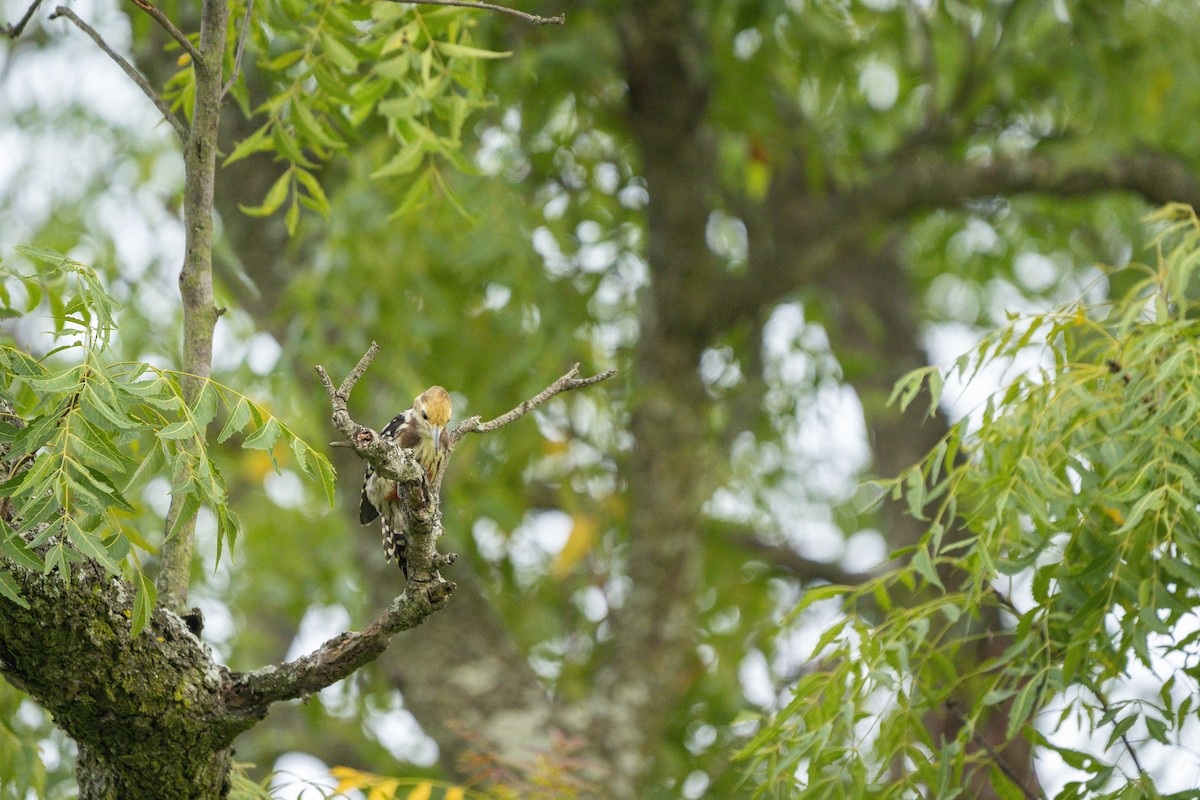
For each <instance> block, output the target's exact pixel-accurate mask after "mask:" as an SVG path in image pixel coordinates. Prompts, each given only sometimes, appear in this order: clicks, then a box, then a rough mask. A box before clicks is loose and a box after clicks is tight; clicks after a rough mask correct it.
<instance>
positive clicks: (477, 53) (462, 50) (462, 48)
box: [435, 42, 512, 58]
mask: <svg viewBox="0 0 1200 800" xmlns="http://www.w3.org/2000/svg"><path fill="white" fill-rule="evenodd" d="M435 44H436V45H437V47H438V49H439V50H441V51H442V52H443V53H447V54H448V55H452V56H459V57H460V58H511V57H512V51H511V50H483V49H481V48H479V47H471V46H470V45H466V44H456V43H454V42H435Z"/></svg>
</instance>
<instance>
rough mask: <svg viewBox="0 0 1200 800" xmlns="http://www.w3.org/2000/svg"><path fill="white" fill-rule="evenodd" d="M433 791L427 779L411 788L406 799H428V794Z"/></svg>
mask: <svg viewBox="0 0 1200 800" xmlns="http://www.w3.org/2000/svg"><path fill="white" fill-rule="evenodd" d="M432 793H433V784H432V783H429V782H428V781H422V782H421V783H418V784H417V785H416V786H414V787H413V788H412V791H411V792H409V793H408V800H429V795H430V794H432Z"/></svg>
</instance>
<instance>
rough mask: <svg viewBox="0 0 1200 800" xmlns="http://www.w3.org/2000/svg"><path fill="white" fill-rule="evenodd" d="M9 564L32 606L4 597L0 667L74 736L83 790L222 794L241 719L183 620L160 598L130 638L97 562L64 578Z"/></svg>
mask: <svg viewBox="0 0 1200 800" xmlns="http://www.w3.org/2000/svg"><path fill="white" fill-rule="evenodd" d="M13 574H14V576H15V577H16V579H17V580H18V582H19V584H20V588H21V594H22V596H23V597H24V598H25V599H26V600H27V601H28V602H29V603H30V605H31V607H32V609H31V611H25V610H23V609H21V608H19V607H18V606H16V605H14V604H12V603H7V602H6V603H0V669H2V671H3V673H4V676H5V677H6V678H7V679H8V680H9V681H10V682H11V683H13V685H15V686H18V687H19V688H21V689H23V690H24V691H26V692H29V693H30V694H31V695H32V696H33V697H35V698H37V700H38V702H39V703H41V704H42V705H43V706H44V707H45V708H46V709H47V710H48V711H49V712H50V713H51V714H53V715H54V721H55V723H57V724H58V725H59V726H60V727H61V728H62V729H63V730H64V731H65V732H66V733H67V734H68V735H69V736H71V737H72V738H73V739H75V741H76V742H77V743H78V744H79V751H80V757H79V760H78V762H77V765H76V774H77V776H78V781H79V790H80V797H81V798H83V800H139V798H147V800H150V799H153V798H162V797H194V798H217V797H221V796H223V792H224V791H225V789H226V788H227V780H228V769H229V758H230V752H229V744H230V742H232V741H233V737H234V736H236V735H237V733H238V732H240V731H241V730H242V729H243V728H244V727H246V726H245V725H244V724H243V723H242V722H241V721H239V720H236V719H232V718H229V717H227V716H226V715H225V714H224V701H223V697H222V692H223V687H224V683H225V681H226V677H227V676H226V674H225V672H224V670H223V669H222V668H221V667H219V666H217V665H216V664H215V663H214V662H213V661H212V659H211V657H210V653H209V652H208V648H207V647H205V646H204V645H203V644H201V643H200V642H199V640H197V639H196V638H195V637H194V636H193V635H192V634H191V633H190V632H189V631H188V630H187V626H186V625H185V624H184V622H183V620H181V619H180V618H179V617H177V616H175V615H174V614H172V613H170V612H168V611H166V610H165V609H162V608H159V609H157V610H156V611H155V613H154V616H153V619H152V620H151V621H150V622H149V624H148V625H147V626H146V629H145V630H144V631H143V632H142V634H141V635H140V636H138V637H137V638H136V639H133V638H131V637H130V635H129V614H130V603H131V600H132V598H133V592H132V590H131V588H130V587H129V586H128V585H127V584H125V583H124V582H122V581H119V580H115V579H109V578H106V577H105V576H104V575H103V573H102V571H101V570H99V569H97V568H95V567H91V568H89V567H84V568H82V569H78V570H76V573H75V576H74V579H73V580H72V582H71V584H70V585H68V584H66V583H64V582H63V581H62V580H61V579H60V578H59V576H58V575H57V574H51V575H48V576H45V575H35V574H33V573H31V572H28V571H26V570H23V569H20V568H17V569H14V570H13Z"/></svg>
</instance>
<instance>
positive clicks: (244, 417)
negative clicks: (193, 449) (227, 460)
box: [217, 397, 250, 443]
mask: <svg viewBox="0 0 1200 800" xmlns="http://www.w3.org/2000/svg"><path fill="white" fill-rule="evenodd" d="M248 422H250V401H248V400H247V399H246V398H244V397H242V398H239V399H238V401H237V405H235V406H234V407H233V412H232V413H231V414H230V415H229V419H228V420H226V421H225V424H224V425H223V426H222V427H221V432H220V433H219V434H218V435H217V441H218V442H222V443H223V442H224V441H225V440H226V439H228V438H229V437H230V436H233V435H234V434H235V433H238V432H240V431H241V430H242V429H243V428H245V427H246V424H247V423H248Z"/></svg>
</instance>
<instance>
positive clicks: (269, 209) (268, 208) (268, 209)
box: [238, 167, 294, 217]
mask: <svg viewBox="0 0 1200 800" xmlns="http://www.w3.org/2000/svg"><path fill="white" fill-rule="evenodd" d="M293 169H294V168H293V167H288V168H287V169H285V170H284V171H283V174H282V175H280V176H279V177H278V178H276V179H275V183H273V184H271V188H270V189H268V190H267V196H266V197H264V198H263V201H262V205H258V206H244V205H242V204H241V203H239V204H238V208H240V209H241V210H242V213H243V214H245V215H246V216H249V217H267V216H270V215H271V214H274V213H275V212H276V211H278V210H279V207H280V206H281V205H283V201H284V200H286V199H287V195H288V189H289V188H291V185H292V170H293Z"/></svg>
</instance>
